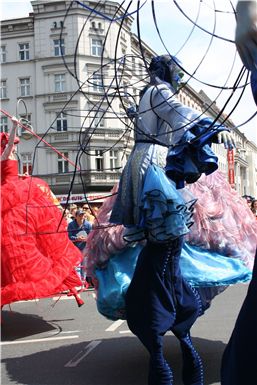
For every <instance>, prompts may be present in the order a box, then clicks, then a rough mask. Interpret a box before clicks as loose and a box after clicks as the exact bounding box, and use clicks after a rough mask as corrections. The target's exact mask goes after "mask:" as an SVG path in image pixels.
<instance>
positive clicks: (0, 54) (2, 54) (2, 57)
mask: <svg viewBox="0 0 257 385" xmlns="http://www.w3.org/2000/svg"><path fill="white" fill-rule="evenodd" d="M0 63H6V46H5V45H1V50H0Z"/></svg>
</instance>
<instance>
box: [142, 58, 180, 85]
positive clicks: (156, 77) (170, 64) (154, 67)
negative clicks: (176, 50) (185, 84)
mask: <svg viewBox="0 0 257 385" xmlns="http://www.w3.org/2000/svg"><path fill="white" fill-rule="evenodd" d="M149 72H150V77H151V83H156V82H158V81H160V80H161V81H165V82H167V83H169V84H171V85H172V87H173V88H174V90H175V91H177V89H178V88H179V85H180V83H181V78H182V77H183V75H184V74H183V71H182V68H181V62H180V61H179V60H178V59H177V58H176V57H175V56H171V55H161V56H155V57H154V58H153V59H152V61H151V63H150V66H149Z"/></svg>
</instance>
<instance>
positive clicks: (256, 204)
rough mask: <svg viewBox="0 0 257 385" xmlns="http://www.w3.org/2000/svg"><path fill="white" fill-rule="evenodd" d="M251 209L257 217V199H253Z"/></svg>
mask: <svg viewBox="0 0 257 385" xmlns="http://www.w3.org/2000/svg"><path fill="white" fill-rule="evenodd" d="M251 210H252V212H253V214H254V215H255V216H256V219H257V199H253V201H252V202H251Z"/></svg>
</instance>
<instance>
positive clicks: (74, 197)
mask: <svg viewBox="0 0 257 385" xmlns="http://www.w3.org/2000/svg"><path fill="white" fill-rule="evenodd" d="M110 195H111V193H92V194H88V195H87V194H86V198H85V194H71V195H70V198H69V201H68V203H69V204H70V203H84V202H87V201H88V202H89V203H103V202H104V199H105V198H106V197H108V196H110ZM56 198H57V199H58V201H59V202H60V203H61V204H62V205H64V204H65V203H67V199H68V195H56Z"/></svg>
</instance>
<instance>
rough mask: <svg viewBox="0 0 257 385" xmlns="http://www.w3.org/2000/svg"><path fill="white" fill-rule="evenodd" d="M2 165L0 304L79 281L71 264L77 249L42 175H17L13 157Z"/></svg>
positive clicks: (38, 295) (71, 286)
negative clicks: (23, 176)
mask: <svg viewBox="0 0 257 385" xmlns="http://www.w3.org/2000/svg"><path fill="white" fill-rule="evenodd" d="M1 171H2V175H1V176H2V180H1V185H2V193H1V199H2V202H1V203H2V207H1V208H2V250H1V251H2V260H1V278H2V280H1V301H2V302H1V303H2V305H5V304H8V303H11V302H15V301H19V300H30V299H34V298H42V297H48V296H51V295H53V294H56V293H59V292H61V291H64V290H70V293H71V294H73V295H75V297H76V299H77V301H78V304H79V305H81V304H82V303H83V301H81V300H80V299H79V298H78V297H77V292H76V289H75V287H76V286H81V281H80V278H79V276H78V275H77V273H76V271H75V266H77V265H78V264H79V263H80V262H81V253H80V251H79V250H78V249H77V248H76V247H75V246H74V245H73V244H72V242H71V241H70V240H69V238H68V235H67V232H66V230H67V224H66V221H65V218H62V213H61V211H60V210H59V209H58V207H57V206H56V205H55V204H54V203H53V198H52V197H51V190H50V188H49V186H48V185H47V184H46V183H45V182H44V181H43V180H41V179H37V178H32V177H26V178H20V177H18V165H17V161H16V160H10V159H7V160H3V161H2V162H1Z"/></svg>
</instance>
